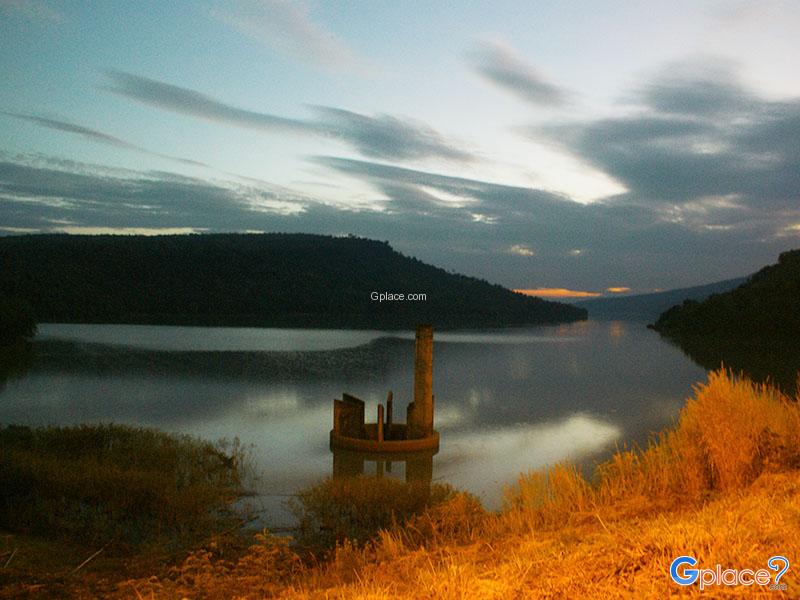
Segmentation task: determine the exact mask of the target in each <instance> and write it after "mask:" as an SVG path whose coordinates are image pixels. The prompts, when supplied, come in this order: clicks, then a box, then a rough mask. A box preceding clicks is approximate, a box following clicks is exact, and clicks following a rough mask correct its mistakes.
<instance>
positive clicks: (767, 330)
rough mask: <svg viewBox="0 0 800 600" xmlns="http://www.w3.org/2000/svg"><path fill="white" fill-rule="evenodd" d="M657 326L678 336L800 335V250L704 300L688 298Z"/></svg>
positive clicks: (657, 328) (664, 314)
mask: <svg viewBox="0 0 800 600" xmlns="http://www.w3.org/2000/svg"><path fill="white" fill-rule="evenodd" d="M653 328H654V329H655V330H656V331H660V332H662V333H664V334H666V335H669V336H671V337H677V338H685V337H697V336H714V337H718V338H722V337H728V338H737V337H739V338H741V337H748V338H754V337H757V338H760V339H770V338H772V339H774V338H793V339H795V340H796V339H797V338H798V336H800V250H791V251H789V252H784V253H782V254H781V255H780V257H779V259H778V264H776V265H770V266H768V267H765V268H763V269H761V270H760V271H759V272H758V273H756V274H755V275H753V276H751V277H750V279H748V280H747V281H746V282H745V283H743V284H742V285H740V286H739V287H737V288H736V289H734V290H731V291H729V292H726V293H724V294H714V295H712V296H710V297H709V298H708V299H706V300H705V301H703V302H693V301H686V302H684V303H683V304H681V305H678V306H674V307H672V308H670V309H669V310H668V311H666V312H665V313H663V314H662V315H661V316H660V317H659V318H658V320H657V321H656V323H655V325H653Z"/></svg>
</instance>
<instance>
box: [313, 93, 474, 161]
mask: <svg viewBox="0 0 800 600" xmlns="http://www.w3.org/2000/svg"><path fill="white" fill-rule="evenodd" d="M314 108H315V110H316V111H317V113H318V114H319V115H320V119H319V121H318V127H319V130H320V131H324V132H326V133H328V135H330V136H331V137H335V138H339V139H342V140H345V141H348V142H349V143H351V144H352V145H353V146H354V147H355V148H356V149H357V150H358V151H359V152H360V153H361V154H363V155H364V156H367V157H370V158H389V159H392V158H393V159H398V160H402V159H414V158H421V157H427V156H438V157H440V158H447V159H452V160H460V161H468V160H470V159H471V157H470V155H469V154H468V153H467V152H464V151H462V150H459V149H457V148H455V147H454V146H451V145H449V144H448V143H447V142H446V141H445V139H444V138H443V137H442V136H441V135H440V134H439V133H438V132H437V131H436V130H434V129H433V128H431V127H429V126H428V125H426V124H424V123H420V122H416V121H412V120H408V119H407V120H402V119H398V118H397V117H393V116H391V115H378V116H375V117H369V116H366V115H361V114H359V113H355V112H351V111H349V110H343V109H340V108H332V107H328V106H317V107H314Z"/></svg>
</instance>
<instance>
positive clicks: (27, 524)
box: [0, 425, 241, 552]
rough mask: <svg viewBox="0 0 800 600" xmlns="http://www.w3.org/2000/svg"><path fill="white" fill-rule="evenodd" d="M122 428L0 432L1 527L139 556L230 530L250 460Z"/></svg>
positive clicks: (8, 428)
mask: <svg viewBox="0 0 800 600" xmlns="http://www.w3.org/2000/svg"><path fill="white" fill-rule="evenodd" d="M230 450H231V449H224V448H221V447H220V446H218V445H214V444H211V443H208V442H204V441H200V440H197V439H194V438H191V437H189V436H176V435H170V434H166V433H163V432H160V431H155V430H149V429H142V428H132V427H124V426H120V425H84V426H79V427H46V428H30V427H22V426H6V427H2V428H0V529H2V530H5V531H6V532H9V533H12V534H26V535H34V536H37V537H39V538H43V539H48V540H62V541H63V540H68V541H69V542H73V543H75V542H79V543H83V544H86V545H90V546H101V547H104V548H106V549H107V551H108V552H114V551H118V552H130V551H131V550H132V549H136V548H139V547H141V546H145V545H148V544H149V545H159V546H162V547H163V546H167V547H180V546H182V545H186V544H190V543H195V542H197V540H198V539H202V538H204V537H207V536H208V535H209V534H210V533H211V532H213V531H214V530H216V529H218V528H219V527H221V526H223V525H226V524H227V525H226V526H230V524H229V518H230V517H231V514H230V512H229V510H228V506H229V504H230V502H231V501H232V500H233V499H235V498H236V497H237V495H239V494H240V493H241V481H240V479H241V476H240V471H241V464H240V461H241V453H240V452H239V451H238V450H237V449H236V448H233V449H232V452H231V451H230Z"/></svg>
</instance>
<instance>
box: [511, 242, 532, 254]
mask: <svg viewBox="0 0 800 600" xmlns="http://www.w3.org/2000/svg"><path fill="white" fill-rule="evenodd" d="M508 252H509V254H516V255H517V256H536V253H535V252H534V251H533V250H531V249H530V247H528V246H526V245H525V244H514V245H512V246H511V247H510V248H509V249H508Z"/></svg>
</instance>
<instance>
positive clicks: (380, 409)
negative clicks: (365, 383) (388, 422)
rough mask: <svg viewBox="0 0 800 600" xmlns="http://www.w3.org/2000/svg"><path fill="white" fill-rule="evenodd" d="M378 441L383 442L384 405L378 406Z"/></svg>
mask: <svg viewBox="0 0 800 600" xmlns="http://www.w3.org/2000/svg"><path fill="white" fill-rule="evenodd" d="M378 441H379V442H382V441H383V404H378Z"/></svg>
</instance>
